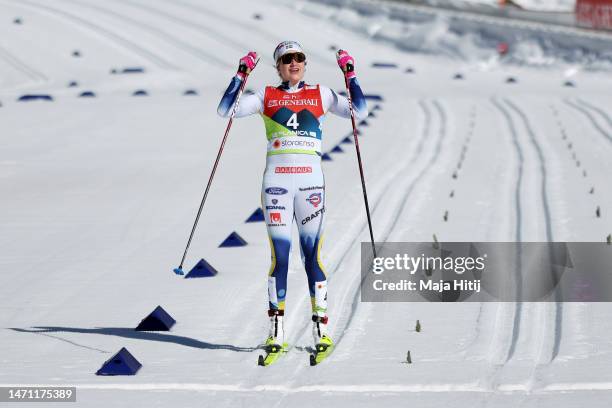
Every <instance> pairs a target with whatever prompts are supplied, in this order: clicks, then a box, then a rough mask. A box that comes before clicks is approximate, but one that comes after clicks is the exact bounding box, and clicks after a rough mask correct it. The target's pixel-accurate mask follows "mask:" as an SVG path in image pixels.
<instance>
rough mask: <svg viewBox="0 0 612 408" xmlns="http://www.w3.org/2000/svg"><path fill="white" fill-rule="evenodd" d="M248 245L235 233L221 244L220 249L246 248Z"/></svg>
mask: <svg viewBox="0 0 612 408" xmlns="http://www.w3.org/2000/svg"><path fill="white" fill-rule="evenodd" d="M246 244H247V242H246V241H245V240H244V239H242V237H241V236H240V235H238V233H237V232H236V231H234V232H232V233H231V234H229V235H228V237H227V238H225V241H223V242H222V243H221V244H219V248H226V247H238V246H245V245H246Z"/></svg>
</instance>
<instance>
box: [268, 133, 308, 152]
mask: <svg viewBox="0 0 612 408" xmlns="http://www.w3.org/2000/svg"><path fill="white" fill-rule="evenodd" d="M291 132H292V133H295V134H296V135H298V136H312V137H316V134H315V133H314V132H306V131H305V130H295V131H291ZM308 133H312V135H309V134H308ZM281 136H282V135H281ZM283 147H285V148H292V147H306V148H311V149H314V148H315V147H316V145H315V142H310V141H307V140H281V139H275V140H274V141H273V142H272V148H273V149H280V148H283Z"/></svg>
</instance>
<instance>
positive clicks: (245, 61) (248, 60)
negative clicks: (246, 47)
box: [236, 51, 259, 79]
mask: <svg viewBox="0 0 612 408" xmlns="http://www.w3.org/2000/svg"><path fill="white" fill-rule="evenodd" d="M257 62H259V57H258V56H257V53H256V52H255V51H249V53H248V54H247V55H245V56H244V57H242V58H240V63H239V64H238V72H237V73H236V75H238V76H239V77H240V78H242V79H244V77H246V76H247V75H249V74H250V73H251V71H252V70H253V69H255V66H256V65H257Z"/></svg>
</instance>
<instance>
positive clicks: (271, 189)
mask: <svg viewBox="0 0 612 408" xmlns="http://www.w3.org/2000/svg"><path fill="white" fill-rule="evenodd" d="M266 193H267V194H272V195H282V194H287V193H288V191H287V190H286V189H284V188H282V187H268V188H266Z"/></svg>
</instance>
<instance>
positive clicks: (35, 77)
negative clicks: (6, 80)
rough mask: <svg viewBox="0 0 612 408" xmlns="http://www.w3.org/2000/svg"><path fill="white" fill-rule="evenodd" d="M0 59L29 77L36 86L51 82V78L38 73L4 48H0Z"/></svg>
mask: <svg viewBox="0 0 612 408" xmlns="http://www.w3.org/2000/svg"><path fill="white" fill-rule="evenodd" d="M0 58H2V59H3V60H5V61H6V62H7V64H9V65H10V66H12V67H13V68H15V70H17V71H18V72H20V73H21V74H23V75H25V76H26V77H28V79H30V80H32V81H34V82H35V83H36V84H42V83H46V82H49V78H48V77H47V76H45V75H44V74H42V73H41V72H39V71H37V70H36V69H34V68H32V67H30V66H28V65H27V64H25V63H24V62H22V61H21V60H19V59H18V58H17V57H15V56H14V55H12V54H11V53H9V52H8V51H7V50H6V49H4V48H2V47H0Z"/></svg>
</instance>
